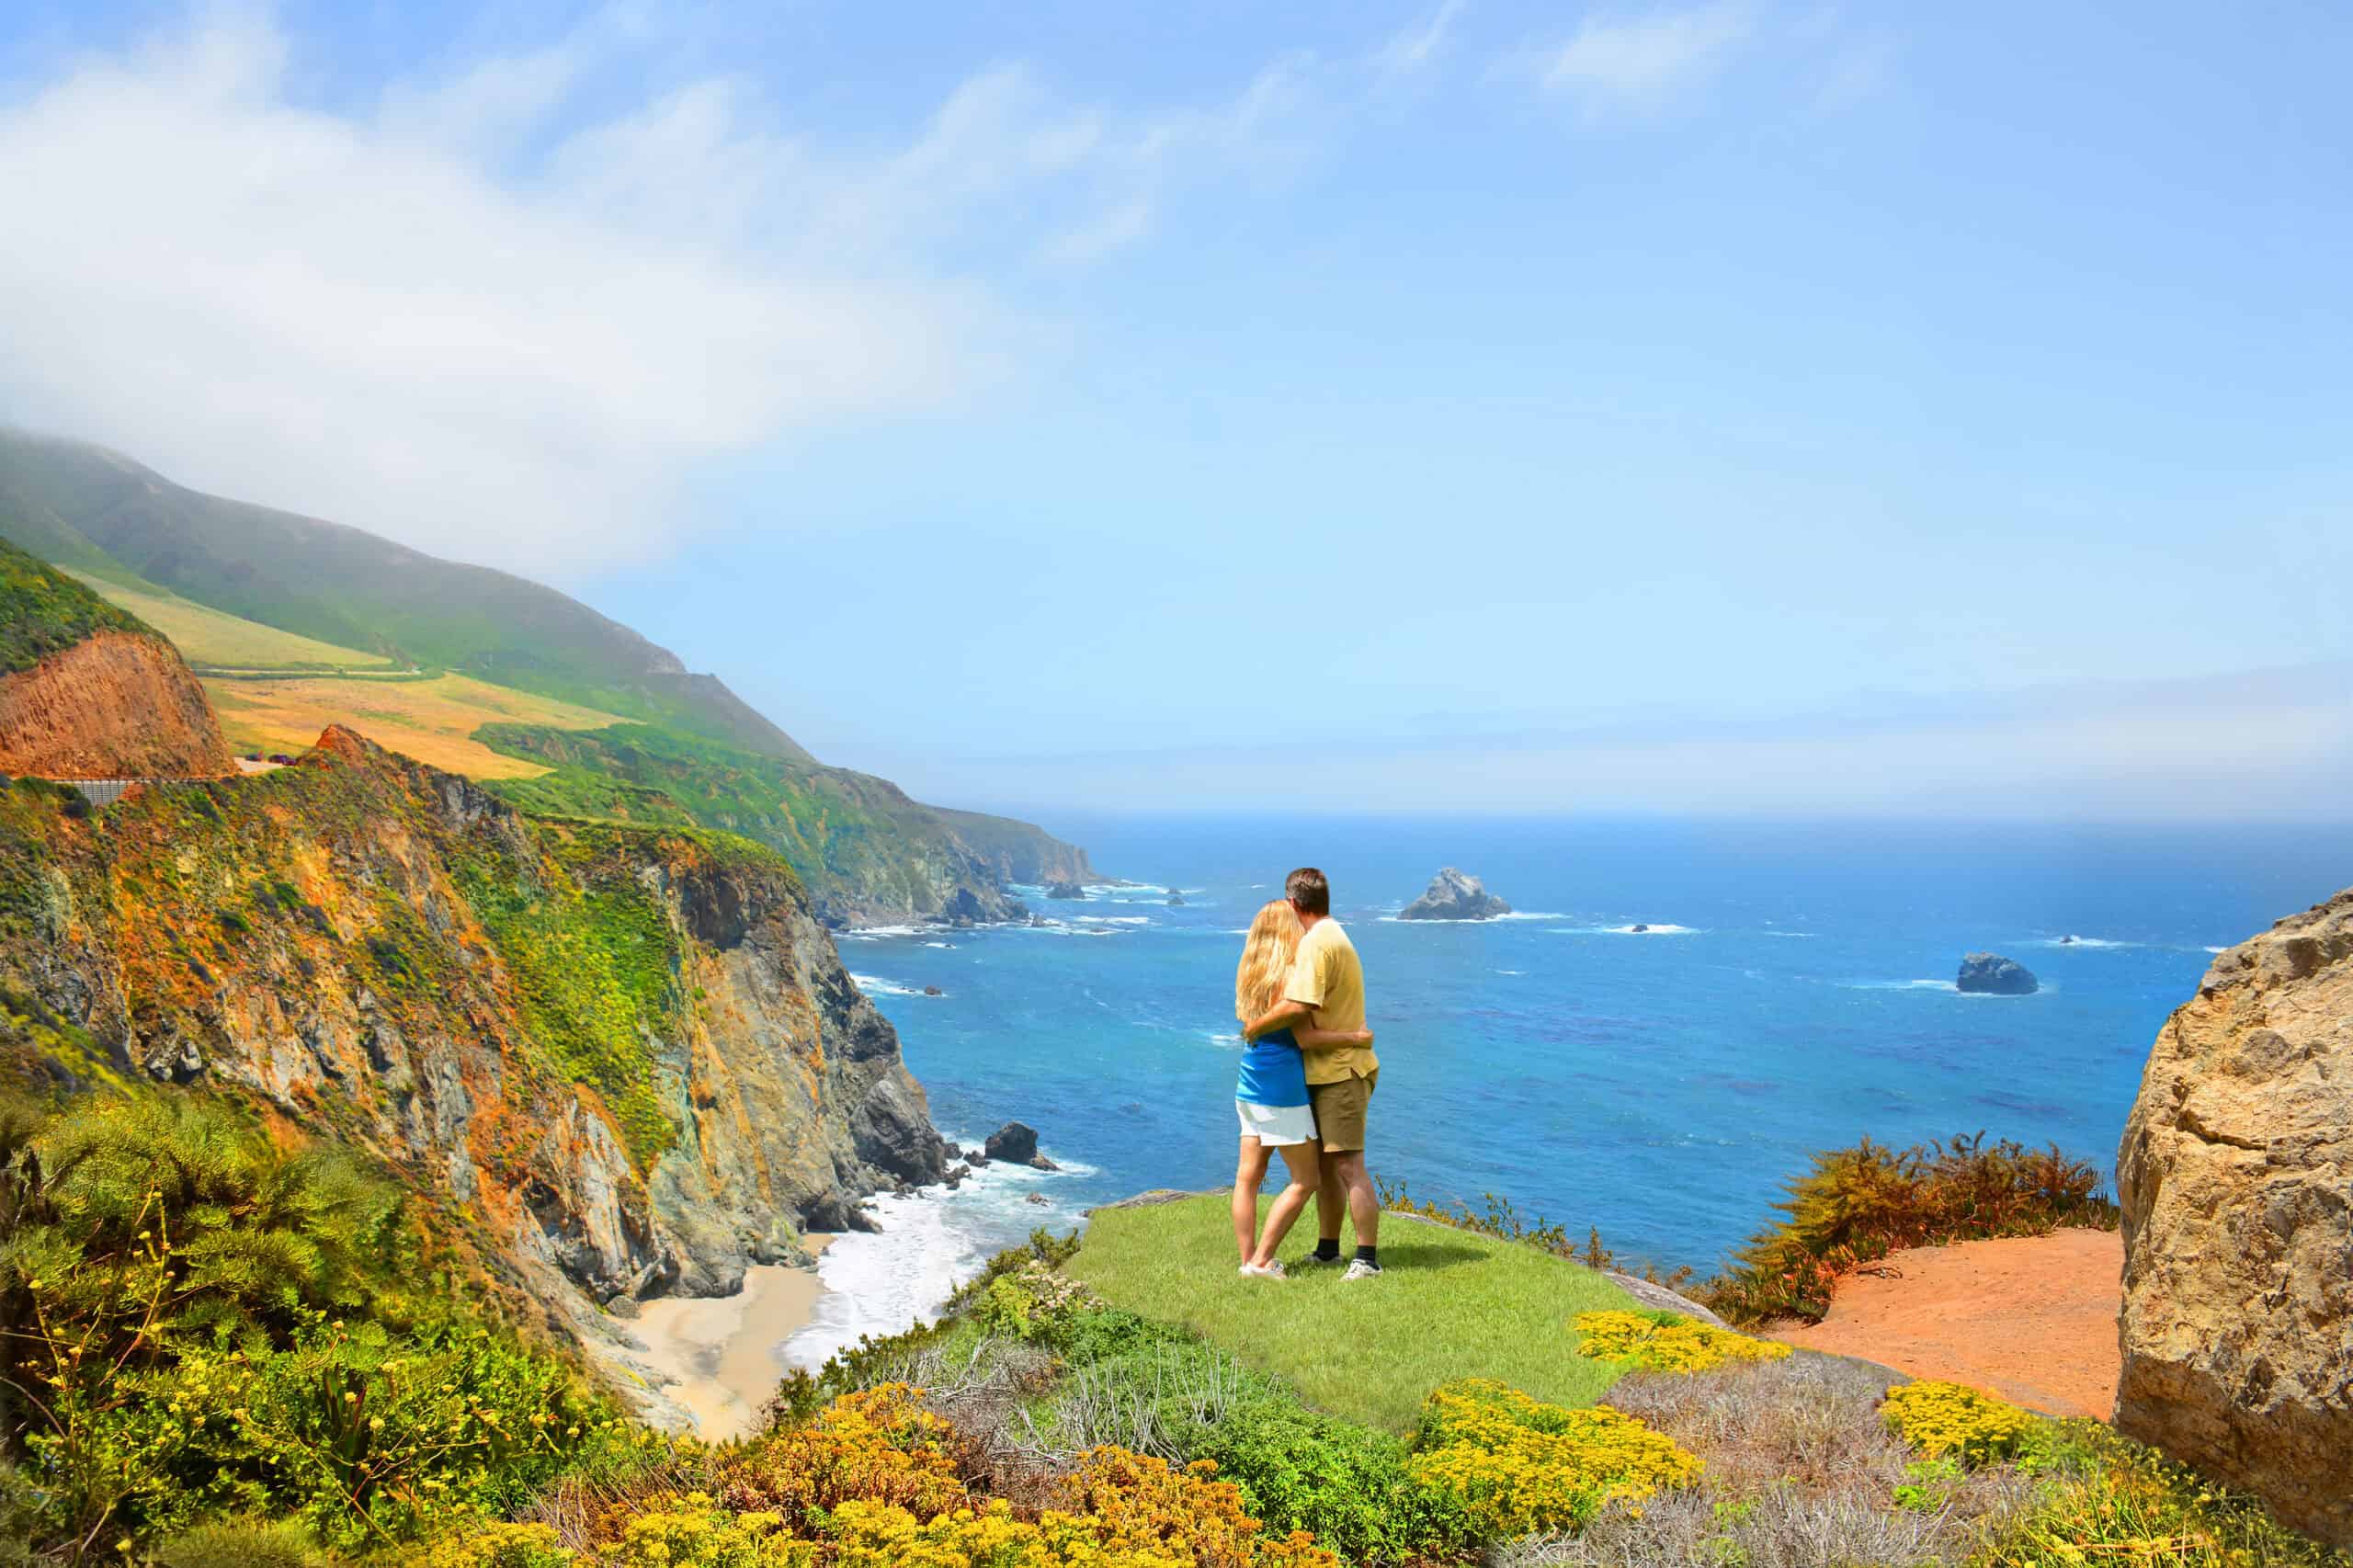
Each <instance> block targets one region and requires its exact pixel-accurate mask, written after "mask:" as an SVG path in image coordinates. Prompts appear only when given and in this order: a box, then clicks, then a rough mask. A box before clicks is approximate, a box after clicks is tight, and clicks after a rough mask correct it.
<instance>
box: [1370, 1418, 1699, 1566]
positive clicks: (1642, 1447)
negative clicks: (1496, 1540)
mask: <svg viewBox="0 0 2353 1568" xmlns="http://www.w3.org/2000/svg"><path fill="white" fill-rule="evenodd" d="M1420 1446H1421V1451H1420V1452H1419V1453H1417V1454H1415V1457H1414V1460H1413V1466H1412V1468H1413V1471H1414V1473H1415V1475H1416V1476H1417V1477H1419V1478H1420V1479H1421V1480H1423V1481H1425V1482H1427V1483H1429V1484H1431V1485H1434V1486H1438V1487H1440V1488H1442V1489H1444V1490H1446V1491H1449V1492H1451V1493H1453V1494H1455V1495H1457V1496H1459V1497H1460V1498H1461V1500H1462V1502H1463V1503H1464V1505H1465V1506H1467V1507H1468V1508H1469V1510H1470V1512H1471V1515H1472V1517H1473V1518H1474V1519H1475V1520H1477V1521H1478V1523H1479V1524H1480V1525H1481V1527H1482V1528H1484V1529H1486V1530H1487V1531H1488V1532H1489V1533H1491V1534H1493V1535H1495V1536H1497V1537H1504V1538H1510V1537H1518V1536H1523V1535H1529V1534H1531V1533H1534V1532H1537V1531H1558V1530H1567V1529H1574V1528H1576V1527H1578V1526H1579V1525H1581V1524H1583V1523H1584V1522H1585V1521H1586V1519H1588V1518H1590V1517H1592V1516H1593V1513H1594V1511H1595V1510H1596V1509H1597V1508H1598V1507H1600V1506H1601V1505H1602V1504H1604V1503H1606V1502H1608V1501H1611V1500H1612V1499H1624V1500H1627V1501H1637V1500H1639V1499H1641V1498H1644V1497H1648V1496H1650V1495H1651V1494H1654V1493H1655V1492H1658V1491H1661V1490H1663V1489H1669V1488H1674V1487H1680V1486H1688V1485H1689V1484H1690V1483H1692V1482H1694V1481H1696V1480H1698V1479H1699V1460H1698V1458H1697V1457H1695V1456H1694V1455H1692V1454H1690V1453H1688V1452H1687V1451H1686V1450H1685V1449H1682V1448H1680V1447H1678V1446H1677V1444H1676V1442H1675V1441H1674V1439H1672V1438H1670V1437H1665V1435H1664V1434H1661V1433H1658V1432H1654V1431H1653V1430H1651V1428H1650V1427H1648V1426H1645V1425H1643V1423H1642V1422H1641V1421H1638V1420H1636V1419H1635V1418H1634V1417H1633V1416H1631V1415H1624V1414H1622V1413H1620V1412H1619V1411H1615V1410H1607V1409H1584V1410H1570V1409H1566V1408H1564V1407H1563V1406H1560V1405H1556V1404H1545V1403H1540V1402H1539V1401H1537V1400H1533V1399H1530V1398H1529V1396H1528V1395H1526V1394H1524V1393H1521V1392H1519V1391H1518V1390H1517V1389H1513V1388H1507V1387H1506V1386H1505V1385H1503V1384H1502V1383H1498V1382H1495V1381H1490V1380H1487V1379H1484V1378H1472V1379H1468V1380H1465V1381H1461V1382H1453V1383H1448V1384H1445V1385H1444V1386H1442V1387H1440V1388H1439V1389H1438V1391H1437V1392H1434V1393H1432V1394H1431V1395H1430V1399H1429V1403H1428V1405H1427V1407H1426V1408H1425V1410H1424V1411H1423V1414H1422V1426H1421V1435H1420Z"/></svg>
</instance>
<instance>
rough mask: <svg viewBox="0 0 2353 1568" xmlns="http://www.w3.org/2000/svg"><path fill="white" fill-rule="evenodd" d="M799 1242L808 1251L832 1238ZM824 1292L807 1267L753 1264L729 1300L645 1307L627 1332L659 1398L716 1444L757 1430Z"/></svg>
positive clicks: (671, 1301) (670, 1301)
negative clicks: (661, 1389) (664, 1396)
mask: <svg viewBox="0 0 2353 1568" xmlns="http://www.w3.org/2000/svg"><path fill="white" fill-rule="evenodd" d="M802 1239H803V1241H804V1242H805V1243H806V1244H807V1245H808V1248H809V1250H810V1251H811V1252H812V1253H817V1252H822V1251H824V1244H826V1243H827V1242H830V1241H831V1240H833V1238H832V1237H831V1236H822V1235H820V1236H806V1237H803V1238H802ZM824 1293H825V1287H824V1282H823V1281H821V1280H820V1279H819V1278H817V1273H816V1270H814V1269H813V1268H796V1267H786V1266H784V1265H782V1264H754V1265H753V1266H752V1267H749V1268H747V1269H745V1271H744V1288H743V1289H742V1290H738V1291H737V1292H736V1293H735V1294H733V1295H732V1296H718V1297H701V1298H689V1297H683V1296H667V1297H664V1298H662V1299H660V1300H658V1301H648V1302H646V1303H645V1304H644V1306H643V1307H642V1308H641V1309H640V1310H639V1312H638V1315H637V1319H636V1322H635V1323H634V1324H631V1327H632V1329H633V1331H634V1332H635V1334H636V1335H637V1337H638V1338H639V1339H641V1340H642V1341H643V1342H644V1345H645V1357H644V1359H645V1363H646V1365H647V1366H649V1367H650V1368H651V1369H653V1370H654V1372H655V1373H656V1374H657V1375H659V1376H660V1377H661V1378H662V1380H663V1381H664V1382H665V1385H666V1387H665V1392H667V1393H668V1394H669V1396H670V1397H671V1398H673V1399H675V1400H676V1401H677V1402H678V1403H680V1404H681V1405H683V1406H685V1407H686V1409H687V1411H688V1413H689V1414H690V1415H693V1417H694V1423H695V1435H696V1436H697V1437H702V1438H705V1439H707V1440H709V1441H711V1442H720V1441H723V1440H724V1439H726V1438H729V1437H742V1436H744V1435H745V1433H747V1432H750V1431H751V1430H753V1428H754V1427H756V1426H757V1425H758V1424H759V1417H760V1408H761V1406H762V1405H764V1404H766V1403H767V1398H768V1395H769V1394H770V1393H772V1392H775V1390H776V1385H777V1384H778V1382H779V1381H781V1380H782V1379H783V1377H784V1373H785V1364H784V1360H783V1358H782V1351H783V1348H784V1342H785V1341H786V1340H788V1339H790V1338H791V1337H792V1335H794V1334H795V1333H797V1332H799V1331H800V1330H801V1329H802V1328H804V1327H806V1326H807V1325H808V1324H810V1322H811V1321H812V1320H813V1318H814V1317H815V1315H816V1309H817V1301H818V1299H819V1298H820V1297H822V1296H823V1295H824Z"/></svg>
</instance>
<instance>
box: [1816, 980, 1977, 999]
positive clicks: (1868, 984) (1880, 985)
mask: <svg viewBox="0 0 2353 1568" xmlns="http://www.w3.org/2000/svg"><path fill="white" fill-rule="evenodd" d="M1839 984H1840V985H1842V986H1844V987H1845V988H1846V989H1847V990H1848V991H1949V992H1952V993H1953V994H1956V995H1959V994H1961V987H1960V986H1958V985H1955V984H1954V983H1952V982H1951V981H1949V980H1842V981H1840V982H1839Z"/></svg>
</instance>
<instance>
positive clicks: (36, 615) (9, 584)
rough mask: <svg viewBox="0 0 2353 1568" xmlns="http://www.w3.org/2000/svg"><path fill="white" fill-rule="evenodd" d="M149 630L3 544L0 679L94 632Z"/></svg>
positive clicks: (0, 544)
mask: <svg viewBox="0 0 2353 1568" xmlns="http://www.w3.org/2000/svg"><path fill="white" fill-rule="evenodd" d="M98 631H148V628H147V627H146V625H145V624H143V623H142V621H141V620H140V619H139V618H138V617H137V616H135V615H132V614H131V612H130V611H129V610H126V609H122V608H118V607H116V606H114V605H110V604H108V603H107V601H106V600H104V599H102V598H100V597H98V596H97V595H96V594H94V593H92V592H91V591H90V590H89V589H88V588H87V587H85V586H84V585H82V584H81V583H79V582H77V581H75V580H74V578H73V577H71V576H69V575H67V574H65V573H63V572H60V571H58V570H57V569H56V568H55V567H52V566H49V565H46V564H44V563H43V562H40V560H38V559H36V558H35V557H33V556H31V555H28V554H27V553H26V552H25V551H21V550H19V549H17V547H16V546H15V545H13V544H10V543H8V542H7V541H6V540H0V675H9V674H13V673H14V672H16V671H17V670H24V669H30V668H31V667H32V666H33V665H37V664H39V663H40V662H41V661H42V660H43V659H46V658H48V657H49V656H50V655H51V653H63V652H64V651H65V650H66V649H68V648H71V647H72V646H74V644H75V643H76V642H81V641H82V640H83V639H85V638H86V637H88V636H90V635H91V634H92V633H94V632H98ZM150 634H151V635H152V633H150Z"/></svg>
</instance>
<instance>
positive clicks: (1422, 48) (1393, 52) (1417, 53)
mask: <svg viewBox="0 0 2353 1568" xmlns="http://www.w3.org/2000/svg"><path fill="white" fill-rule="evenodd" d="M1462 4H1463V0H1445V4H1443V5H1441V6H1438V10H1437V11H1436V12H1435V13H1433V14H1432V15H1431V17H1430V19H1429V20H1428V21H1427V22H1425V23H1423V24H1422V25H1421V26H1419V27H1416V28H1404V30H1402V31H1400V32H1398V33H1395V34H1393V35H1392V36H1391V38H1390V40H1389V41H1388V42H1387V43H1385V44H1383V45H1381V48H1380V50H1379V51H1377V52H1375V53H1374V55H1373V57H1372V69H1373V74H1375V75H1376V76H1378V77H1380V78H1381V80H1382V81H1384V82H1396V81H1402V80H1404V79H1405V78H1407V77H1410V76H1415V75H1417V74H1420V73H1421V72H1423V71H1426V70H1427V69H1428V68H1429V67H1430V65H1431V64H1432V63H1434V62H1436V61H1437V59H1438V55H1439V54H1440V53H1442V52H1443V51H1444V50H1445V48H1446V35H1447V32H1448V30H1449V28H1452V27H1453V26H1454V18H1455V17H1459V16H1461V14H1462Z"/></svg>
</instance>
